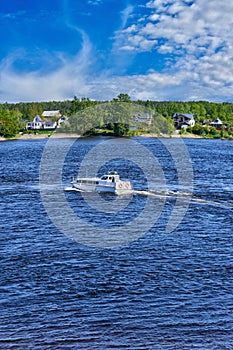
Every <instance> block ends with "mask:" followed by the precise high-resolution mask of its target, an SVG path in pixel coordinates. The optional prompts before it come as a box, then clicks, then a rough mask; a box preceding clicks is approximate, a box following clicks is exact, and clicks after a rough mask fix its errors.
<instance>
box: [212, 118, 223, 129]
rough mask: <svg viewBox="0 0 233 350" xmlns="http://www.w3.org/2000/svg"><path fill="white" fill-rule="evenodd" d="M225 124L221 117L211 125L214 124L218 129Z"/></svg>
mask: <svg viewBox="0 0 233 350" xmlns="http://www.w3.org/2000/svg"><path fill="white" fill-rule="evenodd" d="M223 125H224V124H223V122H222V121H221V120H220V119H219V118H217V119H215V120H214V121H213V122H211V123H210V126H213V127H214V128H216V129H221V128H222V126H223Z"/></svg>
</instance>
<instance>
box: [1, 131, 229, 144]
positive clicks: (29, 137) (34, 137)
mask: <svg viewBox="0 0 233 350" xmlns="http://www.w3.org/2000/svg"><path fill="white" fill-rule="evenodd" d="M98 136H101V135H98ZM80 137H81V136H80V135H77V134H65V133H54V134H52V135H48V134H39V135H34V134H24V135H18V136H15V137H12V138H4V137H1V136H0V142H1V141H17V140H20V141H21V140H32V141H33V140H43V139H50V138H53V139H64V138H76V139H78V138H80ZM93 137H95V136H93ZM135 137H145V138H146V137H147V138H166V139H175V138H181V139H203V140H231V139H225V138H218V139H214V138H208V137H202V136H199V135H194V134H186V135H185V134H183V135H179V134H178V133H177V132H175V133H174V134H172V135H165V134H164V135H160V136H158V135H157V134H153V133H151V134H150V133H148V134H143V135H138V136H135Z"/></svg>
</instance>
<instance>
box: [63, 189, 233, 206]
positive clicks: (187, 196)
mask: <svg viewBox="0 0 233 350" xmlns="http://www.w3.org/2000/svg"><path fill="white" fill-rule="evenodd" d="M64 190H65V191H68V192H69V191H74V192H81V193H82V192H83V193H84V192H85V193H86V192H87V191H82V190H80V189H77V188H74V187H66V188H65V189H64ZM90 193H91V192H90ZM125 195H133V196H150V197H155V198H166V199H169V198H170V199H176V200H177V199H179V201H180V200H183V201H184V202H185V201H189V202H193V203H197V204H202V205H203V204H206V205H213V206H218V207H225V208H233V203H224V202H217V201H211V200H206V199H202V198H197V197H194V196H193V194H192V193H187V192H175V191H166V192H165V191H145V190H141V191H140V190H132V191H130V193H129V192H128V193H127V194H125V193H122V194H121V196H125Z"/></svg>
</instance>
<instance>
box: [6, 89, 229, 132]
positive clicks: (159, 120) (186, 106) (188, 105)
mask: <svg viewBox="0 0 233 350" xmlns="http://www.w3.org/2000/svg"><path fill="white" fill-rule="evenodd" d="M109 102H110V103H113V102H117V103H121V102H123V104H122V105H121V106H119V105H118V107H117V110H116V111H114V106H115V105H114V103H113V105H111V106H110V107H109V109H108V111H107V112H108V113H107V112H106V113H105V114H106V115H105V114H103V115H101V116H100V115H94V116H93V115H92V116H89V114H88V113H87V110H92V109H91V108H92V107H95V109H94V110H96V111H98V108H96V107H98V106H99V107H100V109H99V110H102V107H101V106H102V105H103V103H105V104H107V103H109ZM124 103H125V105H124ZM134 103H136V104H137V105H140V106H142V107H143V108H147V109H148V110H150V111H151V113H152V114H153V115H154V116H156V118H154V117H153V123H152V125H151V128H147V129H148V130H149V129H150V131H152V132H156V133H158V132H160V133H168V134H171V133H172V132H173V125H172V124H173V123H172V119H171V117H172V116H173V114H174V113H177V112H178V113H191V114H194V115H195V120H196V126H195V127H194V128H192V132H193V133H194V134H197V135H202V136H205V135H210V136H211V137H226V135H228V136H230V137H231V136H232V126H233V103H227V102H224V103H214V102H208V101H188V102H182V101H149V100H147V101H142V100H138V101H132V100H131V98H130V96H129V95H128V94H125V93H120V94H119V95H118V96H117V98H114V99H113V100H112V101H105V102H103V101H102V102H101V101H93V100H90V99H89V98H85V97H83V98H81V99H78V98H77V97H76V96H74V98H73V99H72V100H65V101H50V102H25V103H23V102H19V103H4V104H0V135H2V136H3V135H5V136H6V137H12V136H14V135H16V134H17V133H18V131H19V130H22V127H23V125H25V121H30V120H32V119H33V118H34V117H35V115H36V114H39V115H41V114H42V112H43V111H44V110H60V111H61V113H62V114H65V115H66V116H68V117H73V116H75V115H77V114H80V113H81V114H80V115H79V116H78V118H76V119H74V120H73V119H70V122H71V124H72V125H71V128H70V131H73V132H79V133H83V132H85V131H87V130H94V129H93V127H99V128H102V127H103V126H104V127H105V128H109V130H113V131H114V133H115V134H116V135H119V136H120V135H125V134H128V135H129V130H127V126H126V125H127V118H128V117H127V116H128V115H129V114H130V110H131V109H130V108H131V107H130V106H132V108H133V105H134ZM126 105H128V106H129V107H127V106H126ZM126 107H127V108H126ZM97 114H98V113H97ZM110 114H111V115H113V116H114V118H113V120H111V118H109V115H110ZM121 116H124V118H123V120H122V119H121ZM216 118H220V119H221V120H222V121H223V122H224V123H227V125H228V127H227V130H220V131H219V130H218V131H216V129H214V128H212V130H210V129H209V127H206V128H207V129H205V128H204V127H203V126H202V125H201V124H202V123H203V122H205V123H206V124H208V122H210V121H213V120H214V119H216ZM80 119H81V123H80ZM116 120H118V121H119V122H118V123H117V125H114V122H115V121H116ZM166 121H167V123H166ZM106 123H109V125H108V126H106ZM110 124H111V125H110ZM199 124H200V125H199ZM80 125H81V128H80ZM142 130H144V128H142ZM182 132H185V131H182Z"/></svg>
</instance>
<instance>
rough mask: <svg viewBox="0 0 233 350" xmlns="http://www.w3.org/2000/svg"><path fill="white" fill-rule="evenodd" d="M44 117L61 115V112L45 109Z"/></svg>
mask: <svg viewBox="0 0 233 350" xmlns="http://www.w3.org/2000/svg"><path fill="white" fill-rule="evenodd" d="M42 117H61V112H60V111H59V110H55V111H44V112H43V113H42Z"/></svg>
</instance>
